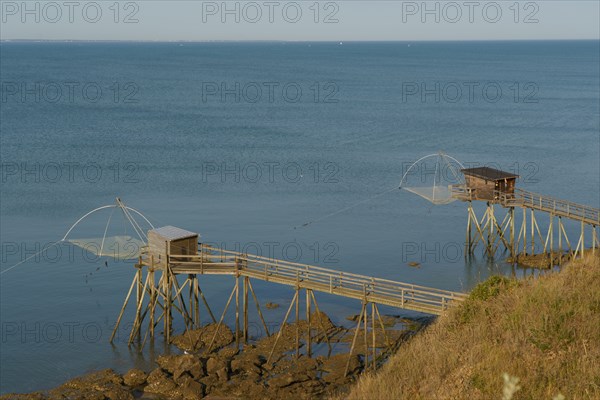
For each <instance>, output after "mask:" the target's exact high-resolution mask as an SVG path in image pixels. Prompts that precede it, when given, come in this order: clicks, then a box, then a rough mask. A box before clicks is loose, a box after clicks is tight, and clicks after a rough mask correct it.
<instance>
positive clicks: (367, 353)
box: [363, 303, 369, 370]
mask: <svg viewBox="0 0 600 400" xmlns="http://www.w3.org/2000/svg"><path fill="white" fill-rule="evenodd" d="M367 304H368V303H366V304H365V313H364V315H363V331H364V335H363V337H364V345H365V370H367V369H368V368H369V341H368V333H369V332H368V330H367V326H368V325H367V318H368V317H369V312H368V311H367V308H366V306H367Z"/></svg>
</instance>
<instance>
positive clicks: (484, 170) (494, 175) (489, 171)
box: [460, 167, 519, 181]
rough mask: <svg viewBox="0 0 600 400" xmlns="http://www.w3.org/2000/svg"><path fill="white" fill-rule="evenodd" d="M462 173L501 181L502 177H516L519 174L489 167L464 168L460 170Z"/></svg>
mask: <svg viewBox="0 0 600 400" xmlns="http://www.w3.org/2000/svg"><path fill="white" fill-rule="evenodd" d="M460 171H461V172H462V173H463V174H464V175H468V176H474V177H476V178H481V179H485V180H488V181H501V180H504V179H510V178H518V177H519V175H517V174H513V173H512V172H506V171H501V170H499V169H495V168H490V167H476V168H465V169H461V170H460Z"/></svg>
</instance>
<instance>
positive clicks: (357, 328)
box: [344, 302, 367, 377]
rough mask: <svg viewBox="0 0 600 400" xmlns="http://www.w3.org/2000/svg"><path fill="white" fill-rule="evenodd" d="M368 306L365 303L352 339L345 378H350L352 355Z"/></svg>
mask: <svg viewBox="0 0 600 400" xmlns="http://www.w3.org/2000/svg"><path fill="white" fill-rule="evenodd" d="M366 308H367V305H366V304H365V303H364V302H363V304H362V308H361V309H360V315H359V316H358V323H357V324H356V331H355V332H354V337H353V338H352V346H350V352H349V353H348V361H346V368H345V369H344V377H346V376H348V368H349V367H350V360H351V359H352V353H353V352H354V346H356V338H357V337H358V332H359V331H360V324H361V323H362V319H363V315H364V314H365V312H366Z"/></svg>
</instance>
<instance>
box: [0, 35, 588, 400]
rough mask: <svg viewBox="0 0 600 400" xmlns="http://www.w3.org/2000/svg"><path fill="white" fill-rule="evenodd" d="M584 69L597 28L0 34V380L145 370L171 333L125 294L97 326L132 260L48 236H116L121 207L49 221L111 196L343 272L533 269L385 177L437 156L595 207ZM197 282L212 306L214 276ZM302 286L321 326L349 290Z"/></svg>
mask: <svg viewBox="0 0 600 400" xmlns="http://www.w3.org/2000/svg"><path fill="white" fill-rule="evenodd" d="M599 69H600V43H599V42H598V41H497V42H493V41H491V42H483V41H482V42H477V41H473V42H411V43H408V42H343V43H339V42H244V43H237V42H207V43H191V42H168V43H167V42H165V43H155V42H139V43H138V42H19V41H15V42H2V43H1V44H0V74H1V77H0V80H1V85H2V86H1V93H0V94H1V96H2V98H1V102H0V106H1V111H0V132H1V141H0V145H1V146H0V156H1V164H2V170H1V191H0V217H1V226H0V234H1V244H2V249H1V253H2V254H1V258H2V260H1V265H2V267H1V271H2V274H1V275H0V300H1V302H0V312H1V314H0V320H1V327H2V329H1V334H2V336H1V351H0V393H9V392H28V391H33V390H42V389H48V388H52V387H55V386H57V385H59V384H61V383H63V382H64V381H66V380H67V379H70V378H73V377H76V376H78V375H81V374H83V373H86V372H90V371H95V370H100V369H105V368H113V369H115V370H116V371H119V372H125V371H127V370H128V369H129V368H132V367H134V366H137V367H140V368H145V369H147V370H149V369H150V368H152V364H153V359H154V357H155V355H157V354H161V353H163V352H169V351H173V352H176V351H177V350H176V349H173V348H170V347H169V346H166V345H165V344H164V343H163V341H162V336H161V335H160V332H161V330H160V329H159V333H158V335H157V339H156V340H155V341H154V343H153V344H149V343H147V344H146V346H144V348H143V349H142V350H140V349H139V346H128V345H127V336H128V333H129V329H130V327H131V323H132V321H133V313H134V310H133V309H132V308H131V306H129V307H128V309H127V310H126V314H125V316H124V318H123V323H122V325H121V327H120V328H119V330H118V331H117V335H116V338H115V340H114V342H113V343H112V344H111V343H109V338H110V334H111V332H112V329H113V327H114V325H115V322H116V319H117V316H118V313H119V310H120V309H121V306H122V304H123V301H124V299H125V295H126V294H127V291H128V289H129V287H130V285H131V281H132V279H133V277H134V273H135V268H134V266H133V265H134V263H135V260H132V259H126V257H120V256H119V257H109V256H97V255H96V254H93V252H89V251H86V250H83V249H81V248H80V247H77V246H75V245H73V244H72V243H71V242H69V241H68V240H75V239H79V240H80V239H93V238H95V239H96V240H97V238H102V237H103V236H104V233H106V235H107V236H109V237H112V236H132V237H136V233H135V231H134V230H133V228H132V227H131V225H130V224H128V222H127V220H126V219H125V217H124V216H123V213H122V212H121V211H120V209H117V210H116V211H115V208H103V209H101V210H98V211H96V212H94V213H92V214H91V215H90V216H89V217H87V218H84V219H83V220H82V221H81V222H80V223H79V224H77V225H76V226H75V228H74V229H73V230H72V231H71V232H69V235H68V236H67V237H66V238H65V234H66V233H67V231H68V230H69V228H70V227H71V226H72V225H73V224H74V223H75V222H76V221H77V220H78V219H79V218H80V217H82V216H83V215H85V214H86V213H88V212H89V211H91V210H94V209H96V208H98V207H102V206H105V205H113V204H115V202H116V198H120V199H121V201H123V202H124V203H125V204H126V205H127V206H129V207H131V208H134V209H136V210H138V211H139V212H140V213H141V214H143V215H144V216H145V217H146V218H147V220H148V221H142V219H141V218H140V219H139V221H140V225H141V226H142V229H143V230H146V229H150V228H151V226H154V227H160V226H166V225H173V226H176V227H180V228H183V229H186V230H189V231H193V232H197V233H199V234H200V235H201V238H200V241H201V242H203V243H209V244H212V245H215V246H220V247H224V248H226V249H228V250H237V251H244V252H248V253H255V254H259V255H263V256H267V257H275V258H280V259H284V260H288V261H294V262H301V263H307V264H312V265H317V266H320V267H324V268H331V269H335V270H339V271H343V272H352V273H357V274H364V275H368V276H374V277H381V278H387V279H392V280H398V281H402V282H409V283H415V284H419V285H426V286H431V287H436V288H440V289H448V290H454V291H468V290H469V289H470V288H472V287H473V286H474V285H476V284H477V283H478V282H480V281H482V280H484V279H486V278H487V277H489V276H491V275H494V274H505V275H516V276H518V277H526V276H530V275H534V274H536V272H535V271H533V270H529V269H525V268H521V267H519V266H515V265H512V264H509V263H507V262H506V257H507V253H506V252H504V251H503V250H502V248H500V249H499V250H498V252H497V253H496V255H495V257H493V258H490V257H485V256H484V254H483V250H482V247H478V248H477V249H476V251H475V253H474V255H473V256H471V257H468V256H467V255H466V254H465V253H464V242H465V234H466V224H467V205H466V204H465V203H463V202H460V201H456V202H452V203H450V204H445V205H434V204H432V203H431V202H429V201H427V200H426V199H424V198H422V197H419V196H416V195H415V194H413V193H411V192H409V191H406V190H403V189H399V187H401V186H403V185H405V186H410V185H417V186H418V185H424V186H427V185H430V186H431V185H432V184H431V182H432V180H433V181H435V183H434V184H433V185H438V186H445V185H447V184H452V183H456V182H452V179H454V178H453V176H454V175H453V174H451V173H449V171H453V170H454V169H453V167H450V166H449V165H450V164H451V163H452V162H449V161H448V160H451V159H450V157H452V159H455V160H457V161H459V162H460V163H461V165H463V166H466V167H469V166H470V167H474V166H491V167H494V168H499V169H503V170H506V171H511V172H513V173H515V174H517V175H519V176H520V178H519V180H518V181H517V187H520V188H522V189H525V190H529V191H532V192H536V193H543V194H545V195H549V196H553V197H556V198H559V199H565V200H570V201H573V202H577V203H582V204H586V205H590V206H594V207H599V203H600V191H599V186H600V115H599V113H600V111H599V110H600V78H599V72H598V71H599ZM440 152H442V154H444V156H440V155H439V154H440ZM427 156H429V157H427ZM423 157H425V158H424V159H423V160H421V161H420V162H418V163H416V164H415V162H416V161H417V160H419V159H421V158H423ZM455 167H456V166H455ZM432 171H433V172H432ZM403 177H404V179H403ZM409 181H410V182H411V183H410V184H409V183H408V182H409ZM428 182H429V183H428ZM484 206H485V205H484V204H475V205H474V207H475V211H476V213H477V214H478V216H481V215H483V214H482V213H483V211H484ZM496 214H497V217H498V218H502V217H503V216H504V215H505V210H503V209H502V208H497V210H496ZM136 215H137V214H136ZM538 222H539V223H540V224H541V225H542V226H544V224H546V225H545V226H547V223H548V222H547V218H546V219H545V217H544V216H538ZM150 224H151V226H150ZM565 225H566V229H567V231H568V232H571V233H573V234H574V235H575V234H577V232H578V229H579V226H578V225H577V224H576V223H569V222H566V223H565ZM573 237H575V236H573ZM590 237H591V236H590V234H589V233H588V234H587V235H586V240H587V241H589V240H590V239H589V238H590ZM64 238H65V239H66V241H61V240H62V239H64ZM536 240H537V239H536ZM57 242H58V243H57ZM49 245H53V247H51V248H48V249H46V247H47V246H49ZM409 264H411V265H412V266H411V265H409ZM200 285H201V287H202V289H203V290H204V292H205V294H206V297H207V300H208V303H209V304H210V306H211V308H212V309H213V310H214V312H215V313H216V314H218V315H220V314H221V312H222V310H223V308H224V305H225V302H226V300H227V298H228V296H229V294H230V292H231V290H232V287H233V279H232V278H231V277H218V276H206V277H201V278H200ZM254 289H255V291H256V294H257V296H258V298H259V299H260V301H261V302H263V304H264V303H266V302H269V301H270V302H274V303H278V304H280V307H279V308H277V309H274V310H265V309H264V308H263V310H265V318H266V319H267V321H268V323H269V324H271V325H272V326H277V325H278V324H280V323H281V321H282V319H283V316H284V314H285V311H286V309H287V305H289V304H290V302H291V299H292V295H293V291H292V289H291V288H287V287H282V286H278V285H276V284H269V283H264V282H258V281H257V282H256V283H254ZM316 295H317V299H318V301H319V306H320V308H321V309H322V311H324V312H326V313H328V314H329V315H330V317H331V318H332V320H333V321H334V322H337V323H340V324H344V323H347V322H348V321H346V317H347V316H349V315H352V314H357V313H358V311H359V309H360V303H359V302H358V301H355V300H349V299H345V298H339V297H335V296H331V295H328V294H321V293H316ZM381 312H382V313H385V314H390V315H400V316H405V317H419V316H423V315H422V314H418V313H414V312H409V311H402V310H397V309H391V308H386V307H382V309H381ZM201 319H202V320H203V321H208V315H207V313H206V312H205V311H204V310H201ZM225 321H226V322H227V323H228V324H230V325H231V324H232V323H233V314H232V313H231V312H230V313H229V314H227V316H226V319H225ZM257 321H258V320H257V319H256V315H254V314H251V323H250V326H251V327H250V333H251V335H252V336H253V337H259V336H260V335H261V334H263V332H262V329H261V325H260V324H258V323H257ZM159 327H160V326H159ZM174 328H175V330H176V331H177V332H181V331H182V330H183V322H182V321H181V320H176V321H175V326H174Z"/></svg>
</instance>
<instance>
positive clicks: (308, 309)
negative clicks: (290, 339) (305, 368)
mask: <svg viewBox="0 0 600 400" xmlns="http://www.w3.org/2000/svg"><path fill="white" fill-rule="evenodd" d="M310 292H311V290H310V289H306V324H307V328H306V353H307V354H308V356H309V357H310V356H311V343H310V335H311V332H310Z"/></svg>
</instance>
